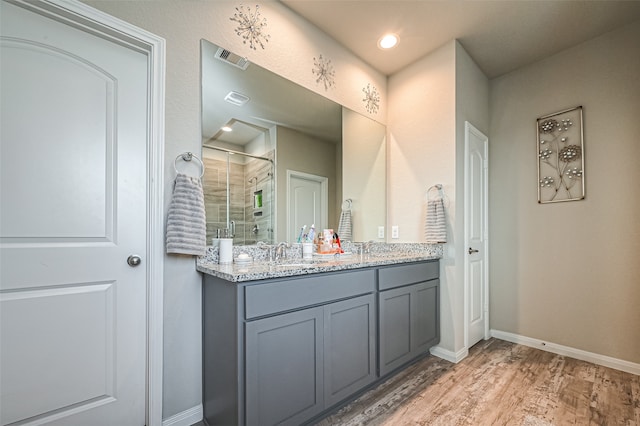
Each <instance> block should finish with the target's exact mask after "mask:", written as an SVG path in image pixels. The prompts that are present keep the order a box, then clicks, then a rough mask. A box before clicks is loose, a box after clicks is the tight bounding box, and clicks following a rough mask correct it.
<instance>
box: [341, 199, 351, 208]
mask: <svg viewBox="0 0 640 426" xmlns="http://www.w3.org/2000/svg"><path fill="white" fill-rule="evenodd" d="M352 202H353V201H352V200H351V198H347V199H346V200H344V202H343V203H342V210H351V203H352Z"/></svg>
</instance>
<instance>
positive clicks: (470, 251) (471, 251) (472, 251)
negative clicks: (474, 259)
mask: <svg viewBox="0 0 640 426" xmlns="http://www.w3.org/2000/svg"><path fill="white" fill-rule="evenodd" d="M477 252H478V250H475V249H472V248H471V247H469V254H473V253H477Z"/></svg>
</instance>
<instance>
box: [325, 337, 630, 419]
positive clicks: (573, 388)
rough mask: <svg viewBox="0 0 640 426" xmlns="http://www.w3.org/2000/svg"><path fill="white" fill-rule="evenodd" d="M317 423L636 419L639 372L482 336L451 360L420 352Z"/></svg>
mask: <svg viewBox="0 0 640 426" xmlns="http://www.w3.org/2000/svg"><path fill="white" fill-rule="evenodd" d="M317 424H318V425H322V426H329V425H336V424H340V425H346V426H351V425H353V426H355V425H371V426H378V425H380V426H405V425H494V424H500V425H522V426H559V425H566V424H575V425H589V424H591V425H618V424H620V425H627V426H633V425H635V426H640V377H639V376H636V375H633V374H629V373H625V372H621V371H617V370H613V369H610V368H607V367H603V366H599V365H595V364H591V363H588V362H585V361H580V360H575V359H572V358H567V357H563V356H560V355H555V354H552V353H549V352H545V351H541V350H538V349H534V348H530V347H526V346H522V345H516V344H513V343H510V342H505V341H501V340H497V339H489V340H487V341H483V342H480V343H478V344H477V345H476V346H474V347H473V348H471V350H470V352H469V356H468V357H467V358H466V359H464V360H463V361H461V362H460V363H458V364H452V363H449V362H447V361H444V360H442V359H439V358H435V357H428V358H426V359H424V360H421V361H420V362H418V363H416V364H414V365H412V366H410V367H409V368H407V369H406V370H404V371H402V372H400V373H399V374H398V375H396V376H394V377H391V378H389V379H388V380H386V381H385V382H384V383H382V384H380V385H379V386H378V387H376V388H374V389H372V390H370V391H369V392H367V393H365V394H364V395H362V396H361V397H360V398H358V399H357V400H355V401H353V402H352V403H351V404H349V405H347V406H345V407H343V408H342V409H340V410H339V411H338V412H336V413H334V414H332V415H330V416H329V417H327V418H325V419H323V420H322V421H320V422H318V423H317Z"/></svg>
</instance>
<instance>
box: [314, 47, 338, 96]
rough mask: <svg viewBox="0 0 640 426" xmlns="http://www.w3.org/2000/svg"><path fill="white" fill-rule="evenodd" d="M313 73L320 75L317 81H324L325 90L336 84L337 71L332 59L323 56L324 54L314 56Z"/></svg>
mask: <svg viewBox="0 0 640 426" xmlns="http://www.w3.org/2000/svg"><path fill="white" fill-rule="evenodd" d="M311 73H312V74H314V75H317V76H318V78H316V83H323V84H324V90H328V89H329V88H330V87H333V86H335V84H336V83H335V81H334V77H335V75H336V72H335V70H334V69H333V65H331V60H330V59H325V58H323V57H322V55H320V56H318V59H316V58H313V69H312V70H311Z"/></svg>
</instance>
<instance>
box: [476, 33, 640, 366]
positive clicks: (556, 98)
mask: <svg viewBox="0 0 640 426" xmlns="http://www.w3.org/2000/svg"><path fill="white" fill-rule="evenodd" d="M639 40H640V22H636V23H634V24H631V25H628V26H626V27H623V28H621V29H619V30H617V31H614V32H611V33H608V34H605V35H603V36H601V37H598V38H595V39H593V40H591V41H588V42H586V43H583V44H581V45H579V46H577V47H574V48H572V49H569V50H566V51H564V52H562V53H560V54H558V55H555V56H552V57H549V58H547V59H545V60H543V61H540V62H538V63H536V64H533V65H531V66H528V67H526V68H523V69H520V70H517V71H514V72H512V73H510V74H507V75H505V76H503V77H500V78H497V79H495V80H493V81H492V82H491V129H490V130H491V131H490V134H491V135H490V136H491V137H490V149H489V153H490V154H489V157H490V169H489V170H490V176H489V184H490V194H491V197H490V236H491V242H490V250H491V279H490V281H491V327H492V328H494V329H497V330H501V331H506V332H509V333H514V334H517V335H521V336H525V337H530V338H534V339H540V340H543V341H547V342H552V343H556V344H560V345H564V346H568V347H571V348H576V349H581V350H584V351H588V352H592V353H595V354H600V355H607V356H610V357H614V358H618V359H621V360H626V361H630V362H635V363H638V362H640V331H639V330H640V262H639V261H638V256H639V253H640V220H639V219H638V214H639V213H640V191H639V190H638V182H640V166H639V165H638V160H639V159H640V143H638V137H639V135H640V120H639V119H638V113H639V112H640V43H638V41H639ZM578 105H582V106H583V107H584V148H585V160H586V164H585V179H586V198H585V200H583V201H573V202H566V203H556V204H541V205H540V204H538V203H537V175H536V162H537V157H536V118H538V117H540V116H543V115H547V114H550V113H554V112H557V111H562V110H564V109H566V108H571V107H574V106H578Z"/></svg>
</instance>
